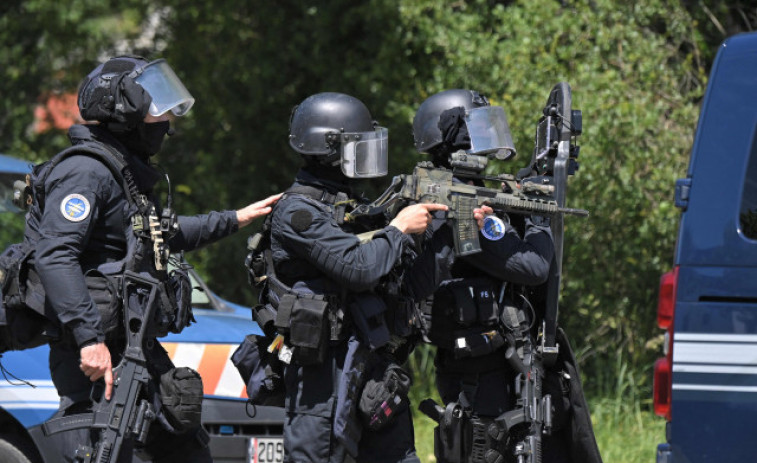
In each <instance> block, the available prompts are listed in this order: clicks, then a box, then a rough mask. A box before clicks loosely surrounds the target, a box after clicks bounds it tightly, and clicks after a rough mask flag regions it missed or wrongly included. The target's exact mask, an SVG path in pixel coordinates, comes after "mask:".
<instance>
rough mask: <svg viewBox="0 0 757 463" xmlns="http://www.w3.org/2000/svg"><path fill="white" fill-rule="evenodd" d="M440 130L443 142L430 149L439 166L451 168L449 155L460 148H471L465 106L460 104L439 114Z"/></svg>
mask: <svg viewBox="0 0 757 463" xmlns="http://www.w3.org/2000/svg"><path fill="white" fill-rule="evenodd" d="M437 126H438V127H439V131H440V132H441V134H442V142H441V143H440V144H438V145H437V146H435V147H434V148H433V149H432V150H430V154H431V155H432V162H433V163H434V165H435V166H437V167H445V168H447V169H449V168H450V163H449V155H450V154H452V153H454V152H455V151H458V150H461V149H462V150H464V149H470V136H469V135H468V126H467V125H465V108H463V107H462V106H458V107H455V108H451V109H448V110H446V111H444V112H443V113H441V114H440V115H439V124H438V125H437Z"/></svg>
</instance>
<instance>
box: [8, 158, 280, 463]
mask: <svg viewBox="0 0 757 463" xmlns="http://www.w3.org/2000/svg"><path fill="white" fill-rule="evenodd" d="M30 167H31V166H30V163H29V162H27V161H22V160H19V159H15V158H12V157H10V156H5V155H0V211H14V210H15V211H18V209H17V208H15V206H13V205H12V201H11V199H12V197H13V191H12V189H13V188H12V186H13V182H14V181H16V180H19V179H23V178H24V177H25V175H26V173H28V172H29V171H30ZM18 218H19V220H23V218H22V217H21V216H20V215H19V217H18ZM8 244H10V243H0V249H4V248H5V246H7V245H8ZM190 277H191V279H192V287H193V288H194V290H193V293H192V306H193V312H194V317H195V319H196V320H197V323H194V324H192V325H190V326H189V327H188V328H186V329H185V330H184V331H183V332H182V333H181V334H170V335H168V336H166V337H164V338H162V339H161V344H162V345H163V346H164V347H165V348H166V350H167V351H168V353H169V355H170V356H171V358H172V360H173V362H174V363H175V364H176V366H187V367H190V368H193V369H195V370H197V371H199V372H200V375H201V376H202V378H203V387H204V389H205V391H204V392H205V398H204V400H203V405H202V420H203V426H204V427H205V429H206V430H207V431H208V433H209V434H210V437H211V440H210V449H211V454H212V455H213V459H214V461H215V462H216V463H280V462H281V461H282V460H283V457H284V450H283V440H282V432H283V422H284V411H283V409H282V408H278V407H263V406H256V407H254V409H253V407H248V406H247V395H246V392H245V385H244V383H243V382H242V379H241V377H240V376H239V373H238V372H237V370H236V368H235V367H234V365H233V364H232V363H231V361H230V357H231V354H232V353H233V352H234V350H235V349H236V347H237V346H238V345H239V344H240V343H241V342H242V340H243V339H244V337H245V336H246V335H248V334H250V333H254V334H262V331H261V330H260V328H259V327H258V325H257V324H256V323H255V322H253V321H252V318H251V312H250V309H249V308H247V307H242V306H239V305H237V304H233V303H231V302H229V301H226V300H224V299H222V298H220V297H219V296H217V295H216V294H215V293H214V292H213V291H211V289H210V288H208V286H207V285H206V284H205V282H204V281H203V280H202V279H201V278H200V277H199V276H198V275H197V273H196V272H194V271H193V270H191V269H190ZM48 352H49V348H48V346H46V345H45V346H40V347H38V348H36V349H29V350H24V351H14V352H6V353H4V354H3V355H2V358H0V364H1V366H2V368H0V375H3V376H4V380H3V378H0V462H2V463H53V462H50V461H45V460H44V459H43V457H42V456H40V454H39V452H38V450H37V444H36V443H35V442H34V440H33V438H32V437H30V434H29V429H31V428H33V427H35V426H38V425H39V424H40V423H42V422H43V421H45V420H47V419H48V418H50V417H51V416H52V414H53V413H54V412H55V411H56V410H57V408H58V395H57V393H56V391H55V387H53V384H52V381H51V379H50V371H49V367H48ZM134 461H135V463H136V462H139V461H141V460H139V459H138V458H136V457H135V459H134ZM55 463H57V462H55Z"/></svg>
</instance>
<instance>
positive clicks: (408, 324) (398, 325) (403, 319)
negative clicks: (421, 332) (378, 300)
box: [384, 296, 416, 338]
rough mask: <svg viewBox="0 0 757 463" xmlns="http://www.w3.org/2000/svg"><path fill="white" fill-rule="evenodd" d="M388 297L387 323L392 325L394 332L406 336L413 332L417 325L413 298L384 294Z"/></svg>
mask: <svg viewBox="0 0 757 463" xmlns="http://www.w3.org/2000/svg"><path fill="white" fill-rule="evenodd" d="M384 297H386V298H387V299H388V304H387V305H388V306H389V310H388V311H387V317H386V318H387V325H388V326H390V327H392V330H391V331H392V334H395V335H397V336H400V337H403V338H406V337H408V336H410V335H411V334H413V332H414V331H415V327H416V311H415V303H414V302H413V301H412V299H409V298H405V297H401V296H384Z"/></svg>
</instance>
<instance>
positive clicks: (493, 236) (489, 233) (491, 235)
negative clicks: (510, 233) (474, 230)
mask: <svg viewBox="0 0 757 463" xmlns="http://www.w3.org/2000/svg"><path fill="white" fill-rule="evenodd" d="M505 231H506V227H505V222H504V221H502V219H500V218H499V217H497V216H496V215H487V216H486V217H485V218H484V227H483V228H482V229H481V233H482V234H483V235H484V237H485V238H486V239H488V240H491V241H497V240H499V239H501V238H502V237H503V236H505Z"/></svg>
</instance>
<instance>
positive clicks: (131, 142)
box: [113, 121, 171, 162]
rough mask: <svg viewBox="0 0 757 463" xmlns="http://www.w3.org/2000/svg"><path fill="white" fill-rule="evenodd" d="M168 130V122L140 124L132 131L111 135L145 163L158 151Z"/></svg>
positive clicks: (169, 124)
mask: <svg viewBox="0 0 757 463" xmlns="http://www.w3.org/2000/svg"><path fill="white" fill-rule="evenodd" d="M170 128H171V123H170V122H169V121H160V122H149V123H146V122H141V123H139V124H137V126H136V127H135V128H134V129H132V130H129V131H125V132H114V133H113V135H114V136H115V137H116V138H117V139H118V141H120V142H121V143H123V145H124V146H125V147H126V148H128V149H129V151H130V152H131V153H132V154H134V155H135V156H138V157H139V158H141V159H142V160H143V161H145V162H147V160H148V159H149V157H150V156H153V155H154V154H156V153H157V152H158V151H160V148H161V146H162V145H163V140H164V139H165V137H166V134H168V131H169V129H170Z"/></svg>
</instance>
